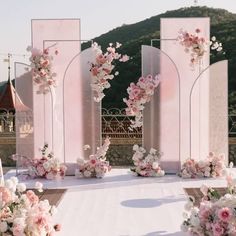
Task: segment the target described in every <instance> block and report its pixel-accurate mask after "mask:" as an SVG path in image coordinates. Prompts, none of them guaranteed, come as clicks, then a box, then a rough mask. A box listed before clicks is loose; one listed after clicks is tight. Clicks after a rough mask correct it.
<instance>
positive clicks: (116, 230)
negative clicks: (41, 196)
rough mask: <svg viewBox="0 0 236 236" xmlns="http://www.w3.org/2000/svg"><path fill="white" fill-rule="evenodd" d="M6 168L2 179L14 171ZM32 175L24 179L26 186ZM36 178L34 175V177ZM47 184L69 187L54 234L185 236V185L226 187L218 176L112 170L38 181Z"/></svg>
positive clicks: (52, 186) (50, 186)
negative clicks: (141, 174)
mask: <svg viewBox="0 0 236 236" xmlns="http://www.w3.org/2000/svg"><path fill="white" fill-rule="evenodd" d="M13 174H14V172H12V171H11V172H9V173H7V174H6V175H5V178H8V177H9V176H12V175H13ZM35 181H36V180H27V181H24V182H25V183H26V184H27V187H29V188H30V187H32V186H34V182H35ZM37 181H38V179H37ZM40 182H42V183H43V184H44V187H45V188H67V189H68V191H67V192H66V194H65V195H64V197H63V199H62V200H61V202H60V204H59V206H58V214H57V215H56V219H55V220H56V221H57V222H59V223H61V224H62V231H61V232H59V233H58V234H57V235H58V236H62V235H63V236H78V235H80V236H158V235H160V236H184V235H185V234H184V233H182V232H181V231H180V225H181V223H182V220H183V217H182V213H183V209H184V204H185V202H186V195H185V193H184V190H183V188H185V187H200V186H201V185H202V184H203V183H204V184H207V185H209V186H212V187H225V186H226V181H225V179H224V178H222V179H201V180H199V179H191V180H184V179H181V178H179V177H177V176H175V175H166V176H164V177H161V178H143V177H134V176H133V175H131V174H130V173H129V171H128V169H113V170H112V171H111V172H110V173H108V174H107V175H106V176H105V177H104V179H75V177H66V178H65V179H64V180H62V181H57V182H54V181H48V180H41V179H40Z"/></svg>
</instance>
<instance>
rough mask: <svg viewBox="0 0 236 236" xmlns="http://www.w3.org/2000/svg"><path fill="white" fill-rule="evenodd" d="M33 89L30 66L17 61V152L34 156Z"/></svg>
mask: <svg viewBox="0 0 236 236" xmlns="http://www.w3.org/2000/svg"><path fill="white" fill-rule="evenodd" d="M32 97H33V91H32V76H31V71H30V66H29V65H26V64H23V63H18V62H16V63H15V107H16V113H15V127H16V153H17V154H18V155H20V156H26V157H29V158H33V157H34V140H33V138H34V129H33V99H32Z"/></svg>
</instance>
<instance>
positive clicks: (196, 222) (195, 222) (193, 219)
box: [190, 215, 200, 227]
mask: <svg viewBox="0 0 236 236" xmlns="http://www.w3.org/2000/svg"><path fill="white" fill-rule="evenodd" d="M190 222H191V224H192V225H193V226H195V227H197V226H199V224H200V219H199V218H198V217H197V216H194V215H191V216H190Z"/></svg>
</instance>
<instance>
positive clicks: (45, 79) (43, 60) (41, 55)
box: [27, 47, 58, 94]
mask: <svg viewBox="0 0 236 236" xmlns="http://www.w3.org/2000/svg"><path fill="white" fill-rule="evenodd" d="M27 50H28V51H30V52H31V57H30V58H29V60H30V62H31V68H32V76H33V81H34V83H35V84H36V85H38V86H39V87H38V91H37V93H39V94H41V93H43V94H46V93H48V92H49V91H50V87H51V86H52V87H56V80H55V77H56V73H54V72H53V71H52V61H53V56H52V55H49V48H46V49H44V50H43V51H40V50H39V49H37V48H32V47H28V48H27ZM57 54H58V51H57V50H55V51H54V55H57Z"/></svg>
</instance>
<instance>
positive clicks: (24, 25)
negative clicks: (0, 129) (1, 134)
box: [0, 0, 236, 81]
mask: <svg viewBox="0 0 236 236" xmlns="http://www.w3.org/2000/svg"><path fill="white" fill-rule="evenodd" d="M197 4H198V6H208V7H214V8H223V9H226V10H228V11H230V12H233V13H236V0H198V3H197ZM192 5H194V0H89V1H88V0H0V29H1V36H0V81H3V80H6V79H7V63H6V62H3V60H4V58H6V54H7V53H12V54H17V55H15V56H13V57H12V60H11V65H12V67H13V63H14V61H20V62H26V61H27V59H26V58H24V57H23V56H20V55H23V54H27V52H26V48H27V46H28V45H30V42H31V32H30V30H31V19H53V18H56V19H58V18H79V19H80V20H81V34H82V35H81V39H92V38H94V37H97V36H99V35H101V34H104V33H106V32H108V31H110V30H112V29H114V28H116V27H119V26H121V25H123V24H133V23H136V22H139V21H142V20H145V19H147V18H150V17H152V16H155V15H158V14H160V13H164V12H166V11H168V10H175V9H178V8H181V7H190V6H192ZM26 57H28V56H26ZM12 74H13V73H12ZM12 78H13V76H12Z"/></svg>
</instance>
